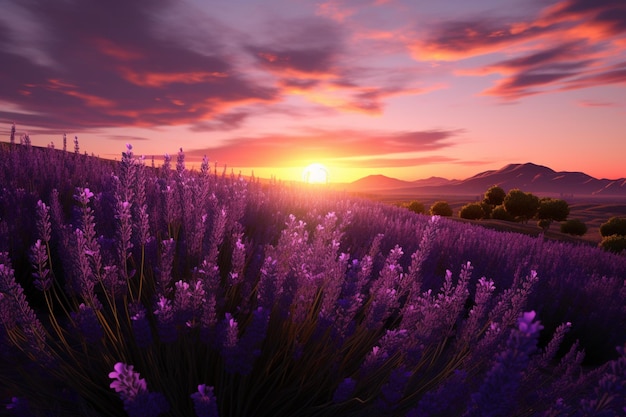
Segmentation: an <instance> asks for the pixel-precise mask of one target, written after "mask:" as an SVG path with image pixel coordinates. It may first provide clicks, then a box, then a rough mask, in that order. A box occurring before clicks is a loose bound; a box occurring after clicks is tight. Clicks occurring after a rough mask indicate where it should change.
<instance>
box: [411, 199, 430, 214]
mask: <svg viewBox="0 0 626 417" xmlns="http://www.w3.org/2000/svg"><path fill="white" fill-rule="evenodd" d="M407 208H408V209H409V210H410V211H412V212H414V213H417V214H426V207H424V203H421V202H419V201H411V202H410V203H409V205H408V206H407Z"/></svg>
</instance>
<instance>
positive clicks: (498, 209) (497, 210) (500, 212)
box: [491, 204, 514, 222]
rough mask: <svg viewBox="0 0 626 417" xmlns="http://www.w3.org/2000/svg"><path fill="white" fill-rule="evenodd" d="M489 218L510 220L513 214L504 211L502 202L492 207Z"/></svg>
mask: <svg viewBox="0 0 626 417" xmlns="http://www.w3.org/2000/svg"><path fill="white" fill-rule="evenodd" d="M491 218H492V219H495V220H506V221H508V222H512V221H513V220H514V219H513V216H511V215H510V214H509V213H508V212H507V211H506V209H505V208H504V206H503V205H502V204H500V205H499V206H495V207H494V208H493V210H492V211H491Z"/></svg>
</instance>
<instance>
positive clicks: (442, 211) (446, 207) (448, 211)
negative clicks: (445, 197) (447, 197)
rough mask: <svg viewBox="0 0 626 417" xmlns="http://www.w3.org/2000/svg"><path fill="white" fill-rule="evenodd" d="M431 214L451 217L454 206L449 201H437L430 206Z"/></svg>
mask: <svg viewBox="0 0 626 417" xmlns="http://www.w3.org/2000/svg"><path fill="white" fill-rule="evenodd" d="M429 212H430V214H431V215H433V216H444V217H450V216H452V208H451V207H450V204H448V202H447V201H437V202H435V203H434V204H433V205H432V206H430V211H429Z"/></svg>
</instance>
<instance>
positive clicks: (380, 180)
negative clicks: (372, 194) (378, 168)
mask: <svg viewBox="0 0 626 417" xmlns="http://www.w3.org/2000/svg"><path fill="white" fill-rule="evenodd" d="M411 186H412V183H411V182H409V181H403V180H399V179H396V178H390V177H386V176H384V175H368V176H367V177H363V178H361V179H358V180H356V181H354V182H351V183H350V184H349V188H350V190H351V191H378V190H395V189H398V188H406V187H411Z"/></svg>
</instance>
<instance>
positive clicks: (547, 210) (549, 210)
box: [537, 197, 569, 229]
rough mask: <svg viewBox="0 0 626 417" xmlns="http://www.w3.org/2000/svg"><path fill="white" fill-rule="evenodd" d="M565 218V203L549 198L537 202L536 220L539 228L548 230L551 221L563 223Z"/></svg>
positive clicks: (567, 210)
mask: <svg viewBox="0 0 626 417" xmlns="http://www.w3.org/2000/svg"><path fill="white" fill-rule="evenodd" d="M567 216H569V204H567V201H565V200H561V199H556V198H550V197H544V198H542V199H541V200H539V208H538V209H537V219H539V222H538V224H539V226H540V227H542V228H543V229H548V228H549V227H550V224H551V223H552V222H553V221H557V222H562V221H565V220H566V219H567Z"/></svg>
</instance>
